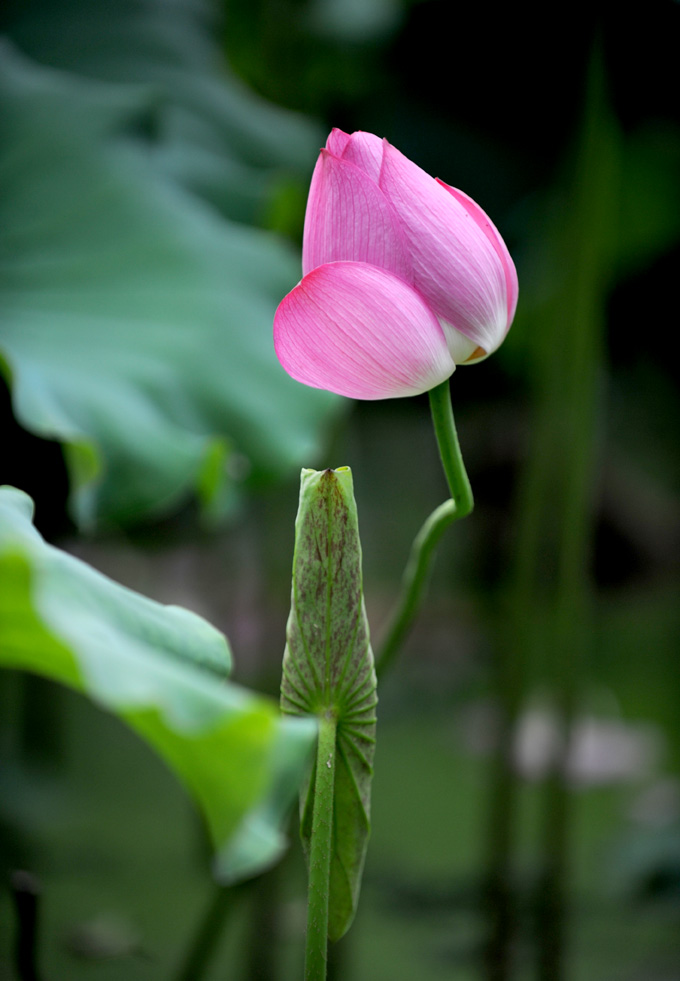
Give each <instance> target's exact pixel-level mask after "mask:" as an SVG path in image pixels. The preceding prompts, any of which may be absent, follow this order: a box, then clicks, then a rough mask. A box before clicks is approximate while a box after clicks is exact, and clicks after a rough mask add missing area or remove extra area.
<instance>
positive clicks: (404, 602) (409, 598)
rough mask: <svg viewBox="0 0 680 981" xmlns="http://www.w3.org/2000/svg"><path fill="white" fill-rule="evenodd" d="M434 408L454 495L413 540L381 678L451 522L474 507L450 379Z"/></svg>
mask: <svg viewBox="0 0 680 981" xmlns="http://www.w3.org/2000/svg"><path fill="white" fill-rule="evenodd" d="M430 408H431V410H432V422H433V424H434V431H435V435H436V437H437V445H438V447H439V455H440V457H441V461H442V466H443V467H444V474H445V476H446V481H447V483H448V485H449V490H450V491H451V498H450V499H449V500H448V501H444V503H443V504H440V505H439V507H438V508H435V510H434V511H433V512H432V514H431V515H430V516H429V517H428V518H427V520H426V521H425V523H424V524H423V526H422V527H421V529H420V531H419V532H418V534H417V535H416V537H415V538H414V540H413V545H412V546H411V554H410V556H409V560H408V563H407V565H406V569H405V570H404V575H403V578H402V587H401V595H400V597H399V602H398V604H397V607H396V609H395V611H394V613H393V614H392V617H391V619H390V621H389V625H388V627H387V629H386V631H385V635H384V638H383V640H382V642H381V644H380V648H379V650H378V652H377V654H376V664H375V670H376V674H377V675H378V677H379V678H380V677H381V676H382V674H383V673H384V672H385V670H386V669H387V668H388V667H389V666H390V665H391V664H392V662H393V660H394V658H395V656H396V654H397V652H398V650H399V648H400V647H401V645H402V643H403V641H404V638H405V637H406V635H407V633H408V631H409V628H410V626H411V624H412V623H413V620H414V618H415V615H416V613H417V612H418V607H419V606H420V603H421V600H422V598H423V592H424V590H425V585H426V583H427V573H428V571H429V568H430V564H431V562H432V559H433V556H434V550H435V547H436V545H437V543H438V542H439V539H440V538H441V536H442V534H443V533H444V531H445V529H446V528H448V526H449V525H450V524H453V522H454V521H458V520H459V519H460V518H464V517H466V515H468V514H470V512H471V511H472V508H473V506H474V500H473V497H472V488H471V487H470V481H469V479H468V475H467V473H466V471H465V465H464V463H463V456H462V454H461V452H460V445H459V443H458V434H457V432H456V424H455V422H454V420H453V410H452V408H451V391H450V388H449V383H448V381H445V382H442V383H441V385H437V387H436V388H433V389H432V390H431V391H430Z"/></svg>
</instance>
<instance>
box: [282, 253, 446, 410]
mask: <svg viewBox="0 0 680 981" xmlns="http://www.w3.org/2000/svg"><path fill="white" fill-rule="evenodd" d="M274 347H275V348H276V354H277V356H278V358H279V361H280V362H281V364H282V365H283V367H284V368H285V369H286V371H287V372H288V374H289V375H292V377H293V378H295V379H297V381H300V382H303V383H304V384H305V385H310V386H312V387H313V388H324V389H327V390H328V391H330V392H337V393H338V394H339V395H346V396H349V397H350V398H357V399H385V398H398V397H401V396H405V395H418V394H420V393H421V392H426V391H429V389H430V388H433V387H434V386H435V385H438V384H439V383H440V382H442V381H444V379H445V378H448V377H449V375H451V373H452V372H453V370H454V368H455V365H454V363H453V361H452V360H451V356H450V354H449V351H448V348H447V345H446V340H445V338H444V334H443V332H442V329H441V327H440V326H439V323H438V321H437V318H436V317H435V316H434V314H433V313H432V311H431V310H430V309H429V308H428V307H427V305H426V304H425V303H424V302H423V300H422V299H421V298H420V297H419V296H418V294H417V293H416V292H415V290H413V289H411V287H410V286H408V285H407V284H406V283H404V282H403V281H402V280H401V279H398V278H397V277H396V276H394V275H392V273H389V272H385V270H383V269H378V268H377V267H376V266H369V265H366V264H364V263H360V262H332V263H327V264H326V265H323V266H319V267H318V268H316V269H314V270H312V272H310V273H308V275H307V276H305V277H304V279H303V280H302V282H300V283H298V285H297V286H296V287H295V289H294V290H292V291H291V292H290V293H289V294H288V296H286V297H284V299H283V300H282V301H281V303H280V304H279V308H278V310H277V311H276V317H275V318H274Z"/></svg>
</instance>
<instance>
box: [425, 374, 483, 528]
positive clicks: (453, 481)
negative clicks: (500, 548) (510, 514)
mask: <svg viewBox="0 0 680 981" xmlns="http://www.w3.org/2000/svg"><path fill="white" fill-rule="evenodd" d="M429 394H430V410H431V412H432V422H433V424H434V432H435V435H436V437H437V445H438V446H439V455H440V457H441V461H442V466H443V467H444V474H445V475H446V480H447V483H448V485H449V490H450V491H451V498H452V500H453V503H454V505H455V508H456V514H455V518H456V521H458V520H459V519H460V518H465V517H466V516H467V515H468V514H470V512H471V511H472V508H473V507H474V499H473V497H472V488H471V487H470V481H469V479H468V475H467V473H466V471H465V464H464V463H463V456H462V454H461V452H460V446H459V444H458V434H457V432H456V424H455V422H454V421H453V410H452V408H451V389H450V388H449V382H448V379H447V380H446V381H444V382H442V383H441V385H437V386H436V387H435V388H433V389H431V390H430V393H429Z"/></svg>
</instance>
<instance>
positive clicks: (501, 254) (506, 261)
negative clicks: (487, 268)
mask: <svg viewBox="0 0 680 981" xmlns="http://www.w3.org/2000/svg"><path fill="white" fill-rule="evenodd" d="M435 180H436V182H437V184H439V185H440V186H441V187H443V188H444V190H446V191H448V192H449V194H453V196H454V198H456V200H458V201H459V202H460V203H461V204H462V205H463V207H464V208H465V210H466V211H467V213H468V214H469V215H470V217H471V218H474V220H475V221H476V222H477V224H478V225H479V227H480V228H481V229H482V231H483V232H484V234H485V235H486V236H487V238H488V239H489V241H490V242H491V244H492V245H493V247H494V249H495V250H496V252H497V254H498V258H499V259H500V260H501V262H502V264H503V270H504V272H505V286H506V292H507V300H508V328H509V327H510V325H511V323H512V321H513V320H514V317H515V310H516V309H517V297H518V294H519V283H518V281H517V270H516V269H515V263H514V262H513V261H512V256H511V255H510V253H509V252H508V247H507V245H506V244H505V242H504V241H503V239H502V238H501V233H500V232H499V231H498V229H497V228H496V226H495V225H494V223H493V222H492V221H491V219H490V218H489V216H488V215H487V213H486V212H485V211H483V210H482V208H480V207H479V205H478V204H477V202H476V201H473V200H472V198H471V197H470V196H469V195H468V194H466V193H465V191H459V190H458V188H457V187H451V186H450V185H449V184H445V183H444V181H442V180H440V179H439V178H438V177H435Z"/></svg>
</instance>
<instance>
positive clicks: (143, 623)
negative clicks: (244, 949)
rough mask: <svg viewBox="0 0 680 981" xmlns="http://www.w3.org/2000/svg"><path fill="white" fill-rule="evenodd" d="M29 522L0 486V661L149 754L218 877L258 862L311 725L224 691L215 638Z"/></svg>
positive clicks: (222, 650) (18, 495)
mask: <svg viewBox="0 0 680 981" xmlns="http://www.w3.org/2000/svg"><path fill="white" fill-rule="evenodd" d="M31 518H32V502H31V500H30V498H29V497H27V495H25V494H24V493H23V492H22V491H18V490H15V489H14V488H10V487H4V488H0V665H2V666H4V667H9V668H21V669H25V670H28V671H33V672H35V673H37V674H41V675H44V676H45V677H48V678H52V679H55V680H57V681H60V682H62V683H64V684H67V685H70V686H71V687H73V688H75V689H76V690H77V691H81V692H83V693H84V694H86V695H88V696H89V697H90V698H92V699H93V700H94V701H95V702H97V703H98V704H99V705H101V706H102V707H104V708H106V709H108V710H109V711H111V712H114V713H115V714H116V715H118V716H120V717H121V718H122V719H124V720H125V721H126V722H127V723H128V724H129V725H130V726H132V727H133V728H134V729H136V730H137V731H138V732H139V733H140V734H141V735H142V736H143V737H144V738H145V739H146V740H147V741H148V742H149V743H150V744H151V745H152V746H153V747H155V749H156V750H157V751H158V752H159V754H160V755H161V756H162V757H163V758H164V759H165V761H166V763H168V764H169V765H170V767H171V768H172V769H173V770H174V772H175V773H176V775H177V776H178V777H179V779H180V780H181V781H182V782H183V783H184V785H185V786H186V787H187V789H188V790H189V792H190V793H191V794H192V795H193V796H194V798H195V799H196V801H197V802H198V804H199V806H200V807H201V809H202V811H203V813H204V815H205V818H206V821H207V824H208V828H209V830H210V833H211V837H212V840H213V842H214V845H215V849H216V853H217V863H216V865H217V873H218V875H219V876H220V877H221V878H222V879H223V880H225V881H232V880H234V879H237V878H242V877H244V876H248V875H253V874H255V873H256V872H257V871H259V870H260V869H262V868H264V867H266V866H267V865H269V864H271V862H273V861H275V860H276V859H277V858H278V856H279V855H280V854H281V851H282V849H283V848H284V845H285V838H284V835H283V832H282V822H283V821H284V819H285V816H286V813H287V811H288V809H289V807H290V804H291V803H292V801H293V799H294V797H295V795H296V794H297V790H298V786H299V782H300V779H301V775H302V773H303V771H304V768H305V765H306V761H307V758H308V756H309V751H310V748H311V746H312V745H313V742H314V737H315V732H316V727H315V723H314V721H313V720H311V719H305V720H294V719H282V718H281V717H280V716H279V713H278V710H277V708H276V706H275V705H274V704H273V703H272V702H270V701H268V700H266V699H264V698H261V697H259V696H257V695H255V694H253V693H251V692H248V691H247V690H245V689H243V688H240V687H238V686H236V685H234V684H231V683H230V682H229V681H227V675H228V673H229V669H230V665H231V656H230V653H229V649H228V646H227V642H226V640H225V638H224V636H223V635H222V634H221V633H219V631H217V630H215V629H214V628H213V627H211V626H210V625H209V624H208V623H206V622H205V621H204V620H202V619H201V618H200V617H198V616H196V615H195V614H192V613H190V612H188V611H187V610H183V609H180V608H179V607H172V606H163V605H161V604H159V603H155V602H153V601H151V600H149V599H147V598H145V597H143V596H140V595H139V594H138V593H135V592H132V591H131V590H129V589H125V588H124V587H123V586H120V585H118V584H117V583H115V582H113V581H111V580H110V579H107V578H106V577H105V576H103V575H101V574H100V573H98V572H96V571H95V570H94V569H92V568H91V567H90V566H88V565H86V564H85V563H83V562H81V561H79V560H78V559H75V558H74V557H73V556H70V555H68V554H66V553H65V552H62V551H60V550H59V549H56V548H53V547H52V546H50V545H48V544H47V543H46V542H45V541H43V539H42V538H41V537H40V535H39V534H38V532H37V531H36V529H35V528H34V526H33V524H32V523H31Z"/></svg>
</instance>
